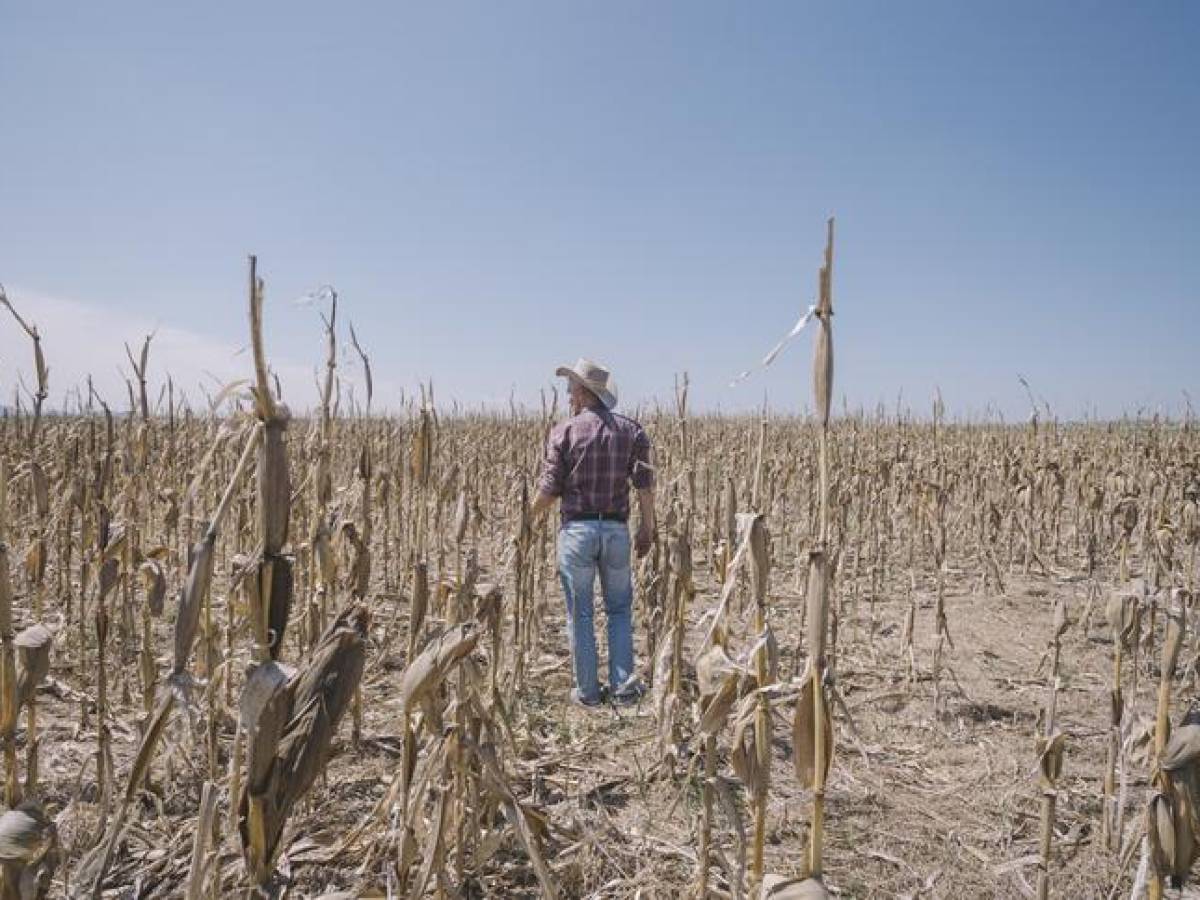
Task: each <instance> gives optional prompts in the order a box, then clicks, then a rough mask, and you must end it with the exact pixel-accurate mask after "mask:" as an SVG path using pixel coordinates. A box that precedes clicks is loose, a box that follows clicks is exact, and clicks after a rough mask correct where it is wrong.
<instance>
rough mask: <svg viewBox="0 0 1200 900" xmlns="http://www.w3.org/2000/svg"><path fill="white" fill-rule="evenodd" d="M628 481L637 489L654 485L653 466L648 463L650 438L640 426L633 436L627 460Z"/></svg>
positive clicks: (645, 489) (644, 488)
mask: <svg viewBox="0 0 1200 900" xmlns="http://www.w3.org/2000/svg"><path fill="white" fill-rule="evenodd" d="M629 481H630V483H631V484H632V485H633V486H634V487H635V488H636V489H637V490H639V491H647V490H650V489H651V488H653V487H654V467H653V466H652V465H651V463H650V438H649V437H647V436H646V432H645V431H644V430H642V429H641V428H640V427H639V428H638V430H637V434H636V435H635V436H634V438H633V453H632V454H631V456H630V462H629Z"/></svg>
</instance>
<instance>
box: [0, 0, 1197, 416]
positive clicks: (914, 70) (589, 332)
mask: <svg viewBox="0 0 1200 900" xmlns="http://www.w3.org/2000/svg"><path fill="white" fill-rule="evenodd" d="M0 34H2V35H3V41H2V44H0V46H2V47H3V50H2V52H0V282H3V283H4V284H5V285H6V286H7V288H8V291H9V294H10V296H11V297H12V298H13V300H14V302H16V303H17V305H18V308H19V309H21V310H22V312H23V313H25V314H26V316H27V317H28V318H31V319H33V320H35V321H37V322H39V324H40V325H41V327H42V329H43V331H44V333H45V345H46V352H47V356H48V358H49V362H50V366H51V388H52V401H53V402H54V403H55V404H56V405H57V404H58V403H60V402H61V400H62V396H63V393H64V392H65V391H66V390H67V388H68V387H69V386H70V385H71V384H73V383H74V382H75V381H76V380H78V379H79V378H80V377H81V376H82V374H83V373H84V372H87V371H92V372H94V373H95V374H96V376H97V383H98V384H100V385H101V386H102V387H103V388H104V390H105V391H106V392H108V393H109V394H110V395H111V397H110V399H111V401H112V402H114V403H116V404H118V405H119V406H121V407H122V408H123V407H124V402H125V401H124V396H123V395H124V389H123V387H121V381H120V376H119V374H118V367H119V366H121V365H123V364H124V351H123V349H122V348H121V342H122V341H123V340H129V341H130V342H134V341H136V340H138V339H139V338H140V336H141V334H142V333H144V331H146V330H148V329H150V328H155V327H157V328H159V329H160V330H159V337H158V338H157V339H156V340H157V341H158V346H159V350H158V352H157V354H153V353H152V363H151V373H150V376H151V379H152V380H153V381H159V380H161V379H162V378H163V377H164V373H165V371H166V370H167V369H168V368H169V369H170V370H171V371H173V372H174V373H175V374H176V376H177V377H178V378H179V380H181V381H183V382H189V381H194V380H196V379H200V378H205V379H208V382H209V384H210V385H211V384H213V383H214V380H220V379H223V378H225V377H227V376H228V375H229V373H248V372H249V368H250V364H249V359H248V357H247V356H246V355H245V354H242V355H235V351H236V350H237V349H238V348H239V347H241V346H242V345H243V344H244V343H245V340H246V339H245V335H246V330H247V329H246V316H245V305H246V303H245V258H246V255H247V254H248V253H250V252H254V253H257V254H258V256H259V260H260V268H261V271H262V273H263V275H264V276H265V278H266V280H267V299H268V350H269V353H270V355H271V357H272V360H273V361H274V362H275V364H276V365H277V366H278V368H279V369H280V370H281V372H282V373H283V374H284V376H285V394H286V395H287V396H288V398H289V399H291V400H292V401H293V403H294V405H296V406H305V405H307V404H308V403H310V402H311V401H312V399H313V396H314V389H313V386H312V385H313V380H312V374H311V372H312V368H313V366H314V365H315V364H316V363H317V362H319V360H320V358H321V353H322V346H321V336H320V322H319V320H318V317H317V314H316V311H315V309H314V308H313V307H311V306H309V307H305V306H297V305H296V304H295V303H294V301H295V299H296V298H298V297H301V296H302V295H304V294H305V293H306V292H308V291H311V290H313V289H314V288H317V287H318V286H319V285H321V284H324V283H331V284H333V285H335V286H336V287H337V288H338V290H339V292H340V294H341V297H342V306H341V315H342V316H343V317H344V318H345V319H348V320H353V322H354V323H355V325H356V328H357V330H358V332H359V336H360V338H361V340H362V342H363V344H364V346H365V348H366V350H367V351H368V353H369V354H371V356H372V358H373V362H374V365H375V368H376V372H377V379H378V381H379V391H378V395H377V398H376V403H377V404H388V403H394V402H395V401H396V399H397V398H398V397H399V393H400V391H401V390H402V389H403V390H407V391H411V390H413V388H414V386H415V385H416V383H417V381H418V379H421V378H432V379H433V380H434V383H435V386H436V388H437V392H438V399H439V402H443V401H445V402H448V401H449V400H450V399H451V398H457V399H459V400H460V401H463V402H467V403H478V402H481V401H491V402H497V401H507V398H508V397H509V395H510V393H511V394H514V395H515V396H516V398H517V400H518V401H523V402H526V403H529V404H536V403H537V401H538V391H539V388H541V387H543V386H548V385H549V384H551V383H553V369H554V367H555V365H557V364H559V363H562V362H571V361H573V360H574V359H575V357H576V356H579V355H586V356H591V357H593V358H596V359H599V360H601V361H604V362H607V363H608V364H610V365H611V366H612V368H613V369H614V371H615V372H616V375H617V378H618V381H619V384H620V387H621V390H622V394H623V398H625V399H626V400H627V401H628V403H629V404H632V403H633V402H634V401H636V400H638V399H644V398H648V397H651V396H659V397H662V398H664V399H665V398H667V397H669V396H670V392H671V383H672V380H673V376H674V374H675V373H676V372H682V371H684V370H687V371H688V372H689V373H690V375H691V379H692V383H693V402H694V403H695V404H696V406H698V407H700V408H709V409H715V408H718V407H720V408H722V409H744V408H747V407H750V406H754V405H756V404H759V403H761V402H762V400H763V396H764V392H766V394H767V396H768V398H769V402H770V403H771V405H772V406H773V407H775V408H778V409H791V410H800V409H803V408H804V407H805V405H807V404H810V402H811V401H810V399H809V398H810V389H809V360H810V356H811V349H810V345H811V337H810V336H809V335H807V334H806V335H804V336H802V337H801V338H800V339H799V340H798V341H797V342H796V343H795V344H794V345H792V346H790V347H789V348H788V350H787V351H786V352H785V353H784V354H783V355H782V356H781V357H780V358H779V359H778V361H777V362H776V363H775V364H774V366H773V367H772V368H771V369H769V370H767V371H766V372H763V373H759V374H757V375H755V376H754V377H752V378H751V379H750V380H748V381H746V382H745V383H743V384H742V385H740V386H738V387H737V388H732V389H731V388H730V387H729V386H728V382H729V380H730V378H732V377H733V376H734V375H735V374H736V373H737V372H739V371H740V370H742V369H744V368H746V367H747V366H748V365H750V364H751V363H753V362H754V361H755V360H756V359H757V358H759V357H761V356H762V355H763V354H764V353H765V352H766V351H767V349H769V348H770V347H771V345H772V344H773V343H774V342H775V341H776V340H777V339H778V338H779V337H780V336H781V335H782V334H783V333H784V332H785V331H787V329H788V328H789V327H790V326H791V325H792V324H793V322H794V321H795V319H796V318H797V316H798V315H799V314H800V313H801V312H802V311H803V310H804V308H805V307H807V305H808V304H809V303H810V302H811V300H812V297H813V294H814V289H815V285H816V272H817V266H818V264H819V261H820V253H821V248H822V243H823V240H824V223H825V219H826V217H827V216H829V215H835V216H836V217H837V221H838V245H837V260H836V271H835V284H834V305H835V312H836V319H835V326H836V330H835V341H836V347H837V372H836V381H835V392H836V396H837V397H838V398H839V406H840V398H841V397H842V396H844V397H845V398H846V401H847V402H848V403H849V404H850V405H851V406H852V407H854V406H859V405H863V406H866V407H868V408H873V407H874V406H875V404H876V403H878V402H884V403H886V405H887V406H888V408H889V409H891V408H894V406H895V404H896V398H897V396H898V395H899V394H901V392H902V394H903V400H902V402H903V403H905V404H906V405H911V407H912V408H913V409H914V410H917V411H921V412H924V411H926V410H927V409H928V407H929V404H930V401H931V397H932V395H933V392H934V390H935V388H940V390H941V392H942V395H943V397H944V398H945V402H946V405H947V407H948V409H949V411H950V412H951V413H957V414H959V415H978V414H980V413H982V412H983V411H984V410H985V409H986V408H987V407H989V406H991V407H993V408H995V409H998V410H1000V411H1002V412H1003V413H1004V414H1005V415H1006V416H1008V417H1009V418H1014V417H1022V416H1023V415H1024V414H1025V412H1026V410H1027V402H1026V400H1025V398H1024V393H1023V391H1022V389H1021V387H1020V384H1019V383H1018V380H1017V374H1018V373H1021V374H1023V375H1024V376H1025V377H1026V378H1027V379H1028V380H1029V382H1030V383H1031V384H1032V386H1033V388H1034V391H1035V392H1036V393H1037V394H1039V395H1040V396H1041V397H1044V398H1045V400H1046V401H1048V402H1049V403H1050V404H1051V405H1052V407H1053V408H1054V409H1055V411H1056V412H1057V413H1058V414H1060V415H1062V416H1064V417H1068V416H1079V415H1082V414H1085V413H1093V412H1094V413H1098V414H1100V415H1105V416H1108V415H1117V414H1120V413H1121V412H1131V413H1132V412H1135V411H1136V410H1137V409H1138V408H1143V409H1144V410H1146V411H1156V410H1157V411H1162V412H1166V413H1172V414H1176V415H1178V414H1179V413H1180V412H1181V411H1182V409H1183V392H1184V391H1188V392H1189V393H1190V394H1191V395H1192V397H1193V398H1194V402H1195V403H1196V404H1197V406H1198V407H1200V355H1198V353H1197V343H1198V340H1200V4H1197V3H1194V2H1156V3H1146V4H1132V3H1124V2H1121V3H1095V2H1054V3H1047V2H1044V0H1043V2H1032V3H1019V2H1003V3H999V2H960V0H954V2H914V3H896V2H879V3H845V4H841V3H802V2H784V3H768V2H750V3H732V2H730V3H701V2H680V3H666V2H644V0H639V2H603V3H601V2H588V3H583V2H545V3H514V2H505V3H494V2H486V3H458V2H439V3H427V4H422V5H416V4H407V3H404V4H401V3H394V2H388V3H345V4H333V3H320V4H315V3H307V2H288V3H259V2H254V3H224V2H205V3H195V4H180V3H163V2H154V3H137V4H135V3H121V2H112V3H79V4H60V3H54V2H45V3H29V2H26V3H16V2H13V0H0ZM22 340H23V336H22V335H21V334H20V333H19V332H18V331H17V330H16V326H15V323H13V322H11V321H9V320H7V319H0V396H3V397H4V398H6V399H7V398H8V397H10V396H11V393H12V390H13V383H14V378H15V372H16V369H17V368H18V366H20V367H21V368H23V369H24V371H25V372H26V373H29V372H30V368H31V367H30V364H29V360H28V347H27V345H26V344H24V343H22ZM168 355H170V357H171V359H170V360H168V359H167V356H168ZM352 362H353V361H352V360H351V359H349V358H347V359H346V360H345V364H346V365H345V373H346V376H347V378H348V379H350V380H356V379H357V373H356V370H355V368H354V366H353V365H352ZM204 371H208V372H210V373H211V376H210V375H205V374H202V373H203V372H204ZM357 380H360V379H357ZM193 396H194V394H193ZM358 396H359V397H360V398H361V396H362V394H361V388H359V392H358Z"/></svg>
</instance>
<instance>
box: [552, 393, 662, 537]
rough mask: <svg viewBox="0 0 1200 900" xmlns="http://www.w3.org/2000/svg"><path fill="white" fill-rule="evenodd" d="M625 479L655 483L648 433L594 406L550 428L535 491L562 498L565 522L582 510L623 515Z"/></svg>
mask: <svg viewBox="0 0 1200 900" xmlns="http://www.w3.org/2000/svg"><path fill="white" fill-rule="evenodd" d="M627 482H629V483H632V484H633V486H634V487H635V488H637V489H638V490H645V489H648V488H652V487H654V469H653V468H651V466H650V438H648V437H646V432H645V431H643V430H642V426H641V425H639V424H638V423H637V422H635V421H633V419H627V418H626V417H625V416H622V415H618V414H617V413H615V412H613V411H612V410H609V409H605V408H604V407H602V406H597V407H593V408H590V409H585V410H584V411H583V412H581V413H580V414H579V415H577V416H573V417H571V418H570V419H567V420H566V421H565V422H560V423H559V424H558V425H556V426H555V427H554V430H552V431H551V432H550V437H549V438H548V439H547V440H546V456H545V459H544V460H543V461H542V476H541V478H539V479H538V490H540V491H541V492H542V493H543V494H548V495H550V496H551V497H562V517H563V521H564V522H569V521H571V519H572V518H574V517H576V516H579V515H581V514H585V513H604V514H605V515H612V516H625V517H628V515H629V486H628V483H627Z"/></svg>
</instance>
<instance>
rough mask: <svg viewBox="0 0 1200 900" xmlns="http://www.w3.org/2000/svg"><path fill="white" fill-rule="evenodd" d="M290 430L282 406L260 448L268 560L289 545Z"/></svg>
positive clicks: (268, 423)
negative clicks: (288, 455) (287, 432)
mask: <svg viewBox="0 0 1200 900" xmlns="http://www.w3.org/2000/svg"><path fill="white" fill-rule="evenodd" d="M287 426H288V415H287V410H286V408H285V407H282V406H280V407H279V408H278V410H277V414H276V415H275V416H274V417H273V418H271V419H268V420H267V421H266V422H265V426H264V429H263V439H262V443H261V444H260V445H259V448H258V514H259V529H260V535H261V537H262V542H263V555H264V556H268V557H269V556H276V555H278V554H279V552H280V551H281V550H282V549H283V545H284V544H285V543H286V542H287V533H288V519H289V517H290V513H291V502H292V486H291V482H290V480H289V478H288V466H287V443H286V441H285V437H284V433H285V432H286V430H287Z"/></svg>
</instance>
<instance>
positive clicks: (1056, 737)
mask: <svg viewBox="0 0 1200 900" xmlns="http://www.w3.org/2000/svg"><path fill="white" fill-rule="evenodd" d="M1066 742H1067V736H1066V735H1065V734H1063V733H1062V732H1061V731H1056V732H1055V733H1054V734H1052V735H1051V736H1050V737H1049V738H1039V739H1038V745H1039V746H1038V782H1039V783H1040V784H1041V786H1042V790H1044V791H1052V790H1054V789H1055V787H1056V786H1057V785H1058V779H1059V777H1061V775H1062V763H1063V749H1064V748H1065V746H1066Z"/></svg>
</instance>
